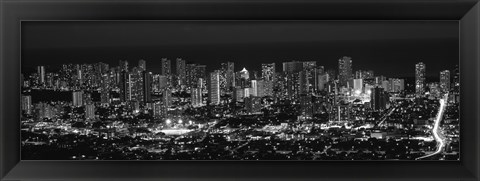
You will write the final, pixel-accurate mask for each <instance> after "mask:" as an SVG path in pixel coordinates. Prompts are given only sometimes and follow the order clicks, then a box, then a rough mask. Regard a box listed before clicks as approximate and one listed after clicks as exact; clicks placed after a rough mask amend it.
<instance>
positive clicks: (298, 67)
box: [283, 61, 303, 73]
mask: <svg viewBox="0 0 480 181" xmlns="http://www.w3.org/2000/svg"><path fill="white" fill-rule="evenodd" d="M302 70H303V62H299V61H292V62H283V71H284V72H286V73H296V72H300V71H302Z"/></svg>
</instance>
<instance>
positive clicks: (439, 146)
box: [415, 94, 448, 160]
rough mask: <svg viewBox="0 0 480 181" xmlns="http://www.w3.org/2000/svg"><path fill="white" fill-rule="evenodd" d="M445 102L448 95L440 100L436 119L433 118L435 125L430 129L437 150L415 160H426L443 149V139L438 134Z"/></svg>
mask: <svg viewBox="0 0 480 181" xmlns="http://www.w3.org/2000/svg"><path fill="white" fill-rule="evenodd" d="M447 100H448V94H445V95H444V97H443V99H440V108H439V109H438V113H437V117H436V118H435V123H434V125H433V128H432V133H433V138H434V139H435V141H436V142H437V150H436V151H435V152H433V153H431V154H428V155H425V156H421V157H418V158H416V159H415V160H421V159H424V158H427V157H431V156H433V155H436V154H439V153H440V152H442V151H443V148H444V147H445V138H443V136H440V134H441V133H440V132H441V130H440V121H441V120H442V118H443V113H444V112H445V107H447V106H446V104H447Z"/></svg>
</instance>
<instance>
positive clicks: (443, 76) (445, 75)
mask: <svg viewBox="0 0 480 181" xmlns="http://www.w3.org/2000/svg"><path fill="white" fill-rule="evenodd" d="M440 90H441V91H442V93H447V92H448V91H450V71H449V70H443V71H441V72H440Z"/></svg>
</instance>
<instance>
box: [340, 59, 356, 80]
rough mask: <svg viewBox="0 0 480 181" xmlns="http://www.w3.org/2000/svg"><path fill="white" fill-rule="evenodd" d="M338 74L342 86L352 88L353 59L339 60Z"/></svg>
mask: <svg viewBox="0 0 480 181" xmlns="http://www.w3.org/2000/svg"><path fill="white" fill-rule="evenodd" d="M338 73H339V75H338V76H339V77H338V79H339V83H340V86H344V87H352V83H353V82H352V80H353V77H352V58H351V57H347V56H344V57H342V58H341V59H339V60H338Z"/></svg>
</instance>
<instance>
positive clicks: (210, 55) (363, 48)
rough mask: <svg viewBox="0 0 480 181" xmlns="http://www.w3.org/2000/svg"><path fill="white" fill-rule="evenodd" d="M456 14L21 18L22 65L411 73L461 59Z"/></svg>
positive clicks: (436, 71)
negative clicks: (348, 66) (343, 63)
mask: <svg viewBox="0 0 480 181" xmlns="http://www.w3.org/2000/svg"><path fill="white" fill-rule="evenodd" d="M458 40H459V30H458V23H457V21H300V22H298V21H76V22H72V21H68V22H67V21H57V22H45V21H29V22H23V23H22V69H23V70H24V71H27V70H32V67H34V66H37V65H50V66H52V67H55V66H57V65H60V64H65V63H93V62H99V61H102V62H105V63H109V64H110V65H112V66H117V65H118V61H119V60H128V61H129V62H130V64H131V65H137V62H138V60H139V59H145V60H146V61H147V69H149V70H150V71H153V72H159V71H160V59H161V58H163V57H166V58H169V59H171V60H172V64H174V60H175V58H177V57H181V58H184V59H186V60H187V63H199V64H206V65H207V69H208V70H213V69H216V68H218V67H219V66H220V62H225V61H233V62H235V69H236V70H237V71H238V70H240V69H241V68H243V67H246V68H247V69H249V70H252V69H253V70H260V64H261V63H271V62H275V63H277V71H281V62H285V61H292V60H298V61H317V65H324V66H325V67H326V68H327V69H328V68H332V69H333V68H335V69H337V67H338V59H339V58H340V57H342V56H351V57H352V60H353V69H354V71H355V70H359V69H362V70H364V69H371V70H374V71H375V74H377V75H385V76H387V77H412V76H414V70H415V69H414V64H415V63H417V62H419V61H423V62H424V63H425V64H426V67H427V74H428V76H438V74H439V72H440V71H441V70H444V69H449V70H452V69H453V68H454V66H455V65H456V64H458V62H459V59H458V55H459V52H458V48H459V46H458Z"/></svg>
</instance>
